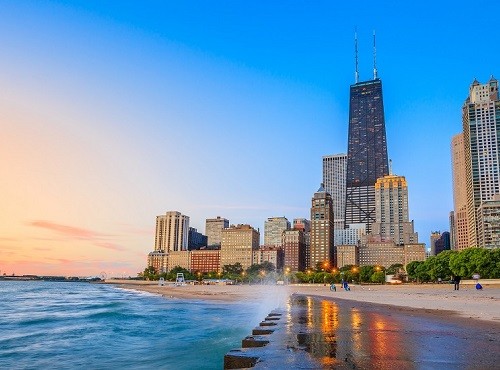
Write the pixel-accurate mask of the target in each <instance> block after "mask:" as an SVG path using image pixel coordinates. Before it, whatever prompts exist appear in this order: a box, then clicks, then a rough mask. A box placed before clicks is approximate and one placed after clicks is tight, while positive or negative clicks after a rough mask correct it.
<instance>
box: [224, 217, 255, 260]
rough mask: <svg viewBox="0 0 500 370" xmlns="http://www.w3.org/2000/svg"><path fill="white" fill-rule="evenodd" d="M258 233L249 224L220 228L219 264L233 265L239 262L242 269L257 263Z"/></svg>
mask: <svg viewBox="0 0 500 370" xmlns="http://www.w3.org/2000/svg"><path fill="white" fill-rule="evenodd" d="M259 239H260V234H259V232H258V231H257V230H255V229H254V228H253V227H251V226H250V225H238V226H234V225H231V227H229V228H226V229H224V230H222V240H221V248H220V264H221V267H224V266H225V265H234V264H235V263H237V262H239V263H240V264H241V266H243V269H247V268H249V267H250V266H251V265H253V264H255V263H257V262H256V259H257V257H258V255H257V253H256V251H258V249H259Z"/></svg>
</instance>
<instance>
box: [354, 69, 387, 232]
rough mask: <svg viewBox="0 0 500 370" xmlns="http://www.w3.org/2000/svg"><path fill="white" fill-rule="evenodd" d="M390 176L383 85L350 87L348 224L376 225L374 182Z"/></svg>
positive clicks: (361, 84) (369, 83) (367, 82)
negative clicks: (374, 223)
mask: <svg viewBox="0 0 500 370" xmlns="http://www.w3.org/2000/svg"><path fill="white" fill-rule="evenodd" d="M388 174H389V163H388V156H387V142H386V135H385V119H384V103H383V98H382V81H381V80H380V79H378V78H377V79H375V80H371V81H366V82H359V83H356V84H354V85H351V89H350V102H349V133H348V148H347V175H346V205H345V207H346V210H345V224H346V225H348V224H353V223H364V224H365V225H366V229H367V232H370V231H371V224H372V223H373V222H375V182H376V181H377V179H378V178H380V177H384V176H386V175H388Z"/></svg>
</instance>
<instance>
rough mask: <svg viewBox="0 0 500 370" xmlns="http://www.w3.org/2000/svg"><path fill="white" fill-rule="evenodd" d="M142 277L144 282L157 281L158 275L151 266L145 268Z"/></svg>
mask: <svg viewBox="0 0 500 370" xmlns="http://www.w3.org/2000/svg"><path fill="white" fill-rule="evenodd" d="M142 276H143V278H144V279H145V280H158V273H157V271H156V268H154V267H153V266H148V267H146V268H145V269H144V272H143V273H142Z"/></svg>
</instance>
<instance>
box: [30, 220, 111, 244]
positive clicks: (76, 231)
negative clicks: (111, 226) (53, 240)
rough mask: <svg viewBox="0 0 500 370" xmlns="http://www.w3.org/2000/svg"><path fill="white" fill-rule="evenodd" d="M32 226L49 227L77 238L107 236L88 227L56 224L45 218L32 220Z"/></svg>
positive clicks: (61, 233) (48, 228)
mask: <svg viewBox="0 0 500 370" xmlns="http://www.w3.org/2000/svg"><path fill="white" fill-rule="evenodd" d="M29 225H30V226H35V227H40V228H42V229H47V230H51V231H55V232H56V233H58V234H60V235H64V236H68V237H71V238H76V239H86V240H87V239H93V238H96V237H103V236H105V235H104V234H101V233H98V232H95V231H92V230H88V229H82V228H79V227H74V226H67V225H61V224H56V223H54V222H50V221H44V220H37V221H31V222H30V223H29Z"/></svg>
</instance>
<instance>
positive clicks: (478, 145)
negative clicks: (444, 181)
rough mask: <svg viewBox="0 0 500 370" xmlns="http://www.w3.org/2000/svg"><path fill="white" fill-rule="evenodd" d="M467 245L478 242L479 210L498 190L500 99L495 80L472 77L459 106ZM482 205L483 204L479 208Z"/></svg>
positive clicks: (499, 175) (478, 244)
mask: <svg viewBox="0 0 500 370" xmlns="http://www.w3.org/2000/svg"><path fill="white" fill-rule="evenodd" d="M462 123H463V134H464V139H463V140H464V150H465V171H466V186H467V221H468V238H469V247H475V246H479V247H482V246H484V245H480V240H482V239H483V238H482V236H481V235H479V230H478V225H479V224H481V223H482V221H481V220H479V218H483V217H484V215H483V214H480V213H479V212H478V210H479V209H480V208H481V205H482V203H483V202H488V201H491V200H492V199H493V197H494V196H495V195H496V194H500V171H499V169H500V99H499V94H498V81H497V80H496V79H495V78H493V76H492V77H491V78H490V80H489V81H488V82H487V83H486V84H480V83H479V82H478V81H477V80H474V82H473V83H472V85H471V86H470V88H469V96H468V97H467V99H466V100H465V102H464V105H463V108H462ZM481 209H482V208H481Z"/></svg>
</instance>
